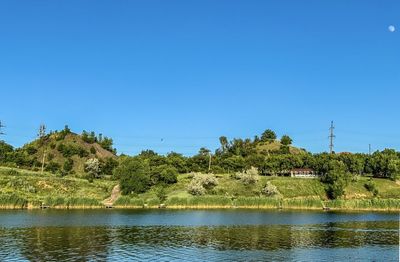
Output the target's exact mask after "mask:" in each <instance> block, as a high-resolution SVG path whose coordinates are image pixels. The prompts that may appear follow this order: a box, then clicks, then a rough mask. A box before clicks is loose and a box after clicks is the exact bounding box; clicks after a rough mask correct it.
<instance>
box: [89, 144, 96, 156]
mask: <svg viewBox="0 0 400 262" xmlns="http://www.w3.org/2000/svg"><path fill="white" fill-rule="evenodd" d="M90 153H92V154H93V155H94V154H96V148H94V146H91V147H90Z"/></svg>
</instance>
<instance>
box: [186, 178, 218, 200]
mask: <svg viewBox="0 0 400 262" xmlns="http://www.w3.org/2000/svg"><path fill="white" fill-rule="evenodd" d="M216 185H218V181H217V179H216V178H215V176H214V175H212V174H202V173H196V174H194V175H193V178H192V181H191V182H190V184H189V186H188V192H189V194H192V195H204V194H205V193H206V191H207V190H211V189H213V188H214V187H215V186H216Z"/></svg>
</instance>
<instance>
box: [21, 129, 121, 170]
mask: <svg viewBox="0 0 400 262" xmlns="http://www.w3.org/2000/svg"><path fill="white" fill-rule="evenodd" d="M85 140H86V141H85ZM14 154H16V155H17V158H18V157H19V158H20V160H21V161H20V162H19V163H17V164H18V166H21V167H28V168H31V169H32V170H34V171H39V170H41V168H42V164H44V169H45V170H46V171H49V172H53V173H56V172H64V174H72V173H73V174H84V166H85V162H86V161H87V160H88V159H90V158H97V159H99V160H101V161H106V160H107V159H109V158H116V155H115V153H114V150H112V149H110V148H104V146H103V145H102V144H101V141H98V140H97V138H96V139H85V137H84V136H82V135H78V134H75V133H73V132H71V131H69V130H68V129H66V130H62V131H59V132H51V133H50V134H48V135H45V136H43V137H41V138H39V139H36V140H34V141H32V142H30V143H28V144H25V145H24V146H23V147H22V148H19V149H17V150H16V151H15V153H14Z"/></svg>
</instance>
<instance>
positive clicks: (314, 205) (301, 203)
mask: <svg viewBox="0 0 400 262" xmlns="http://www.w3.org/2000/svg"><path fill="white" fill-rule="evenodd" d="M323 207H324V205H323V202H322V201H321V200H320V199H315V198H302V199H284V200H283V201H282V208H299V209H302V208H304V209H322V208H323Z"/></svg>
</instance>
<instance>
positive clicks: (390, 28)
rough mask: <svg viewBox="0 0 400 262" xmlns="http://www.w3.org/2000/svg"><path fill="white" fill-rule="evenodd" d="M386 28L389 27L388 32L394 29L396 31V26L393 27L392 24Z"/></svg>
mask: <svg viewBox="0 0 400 262" xmlns="http://www.w3.org/2000/svg"><path fill="white" fill-rule="evenodd" d="M388 29H389V32H392V33H393V32H394V31H396V27H394V25H390V26H389V27H388Z"/></svg>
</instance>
